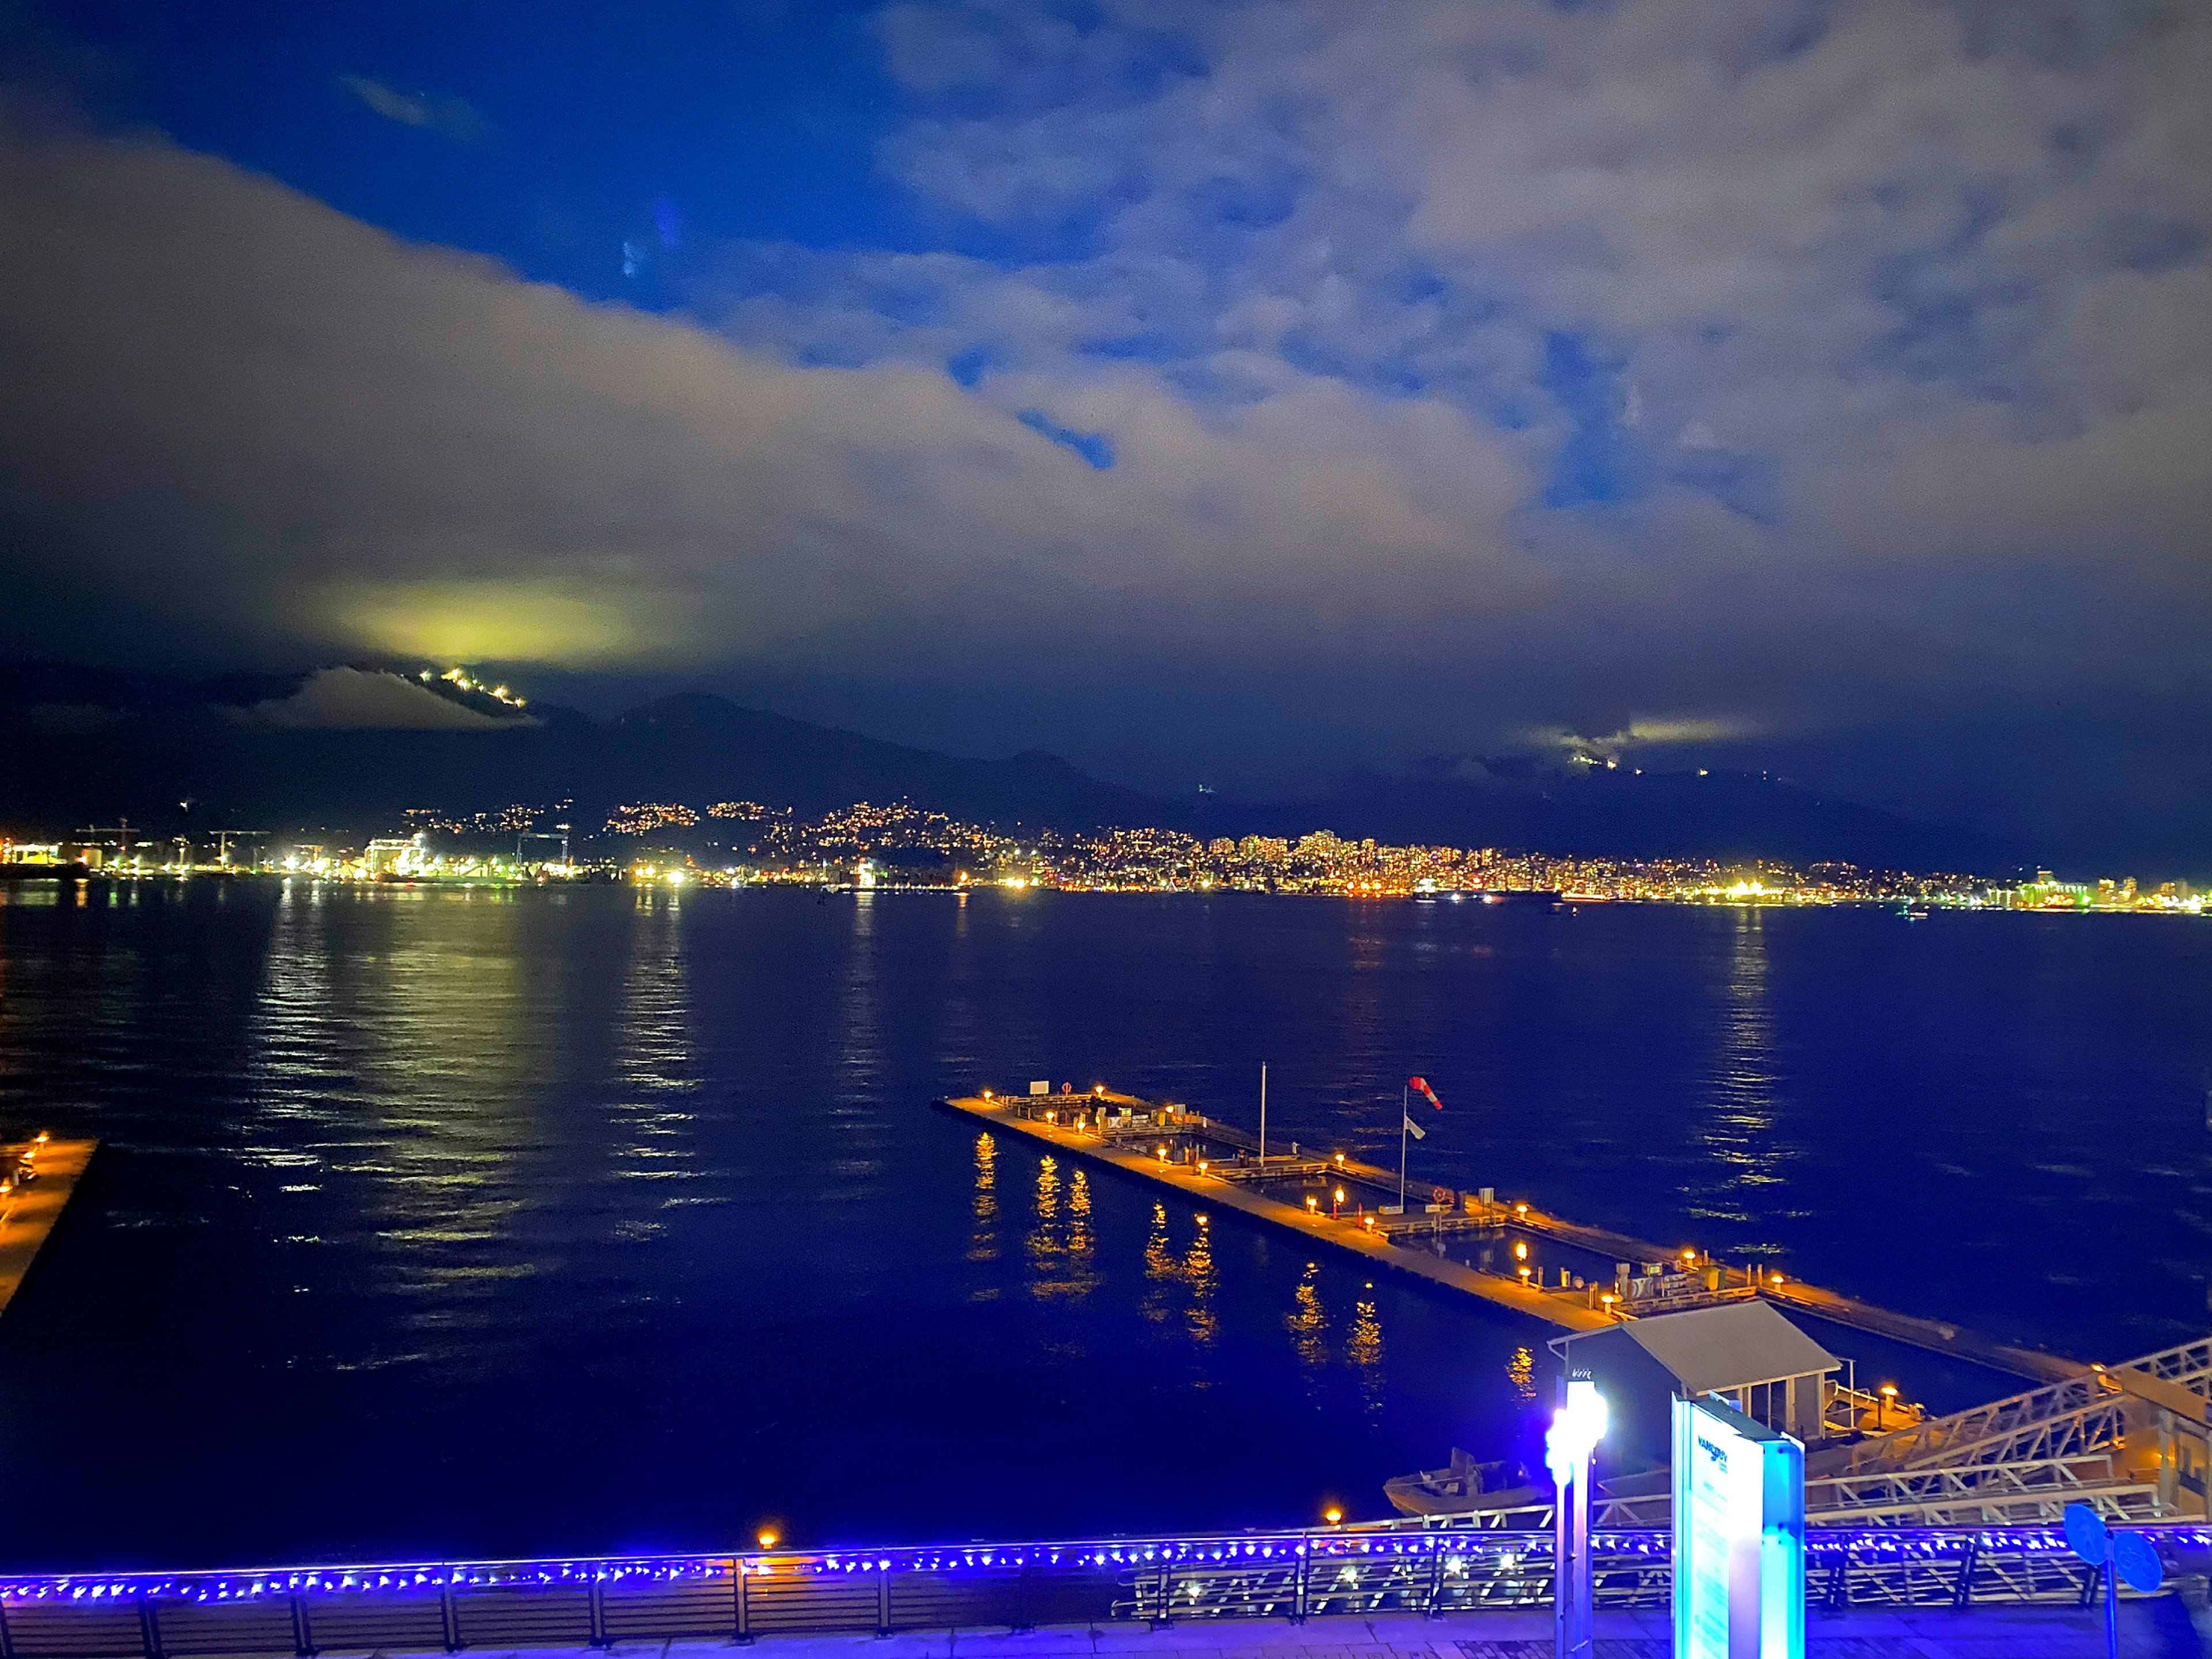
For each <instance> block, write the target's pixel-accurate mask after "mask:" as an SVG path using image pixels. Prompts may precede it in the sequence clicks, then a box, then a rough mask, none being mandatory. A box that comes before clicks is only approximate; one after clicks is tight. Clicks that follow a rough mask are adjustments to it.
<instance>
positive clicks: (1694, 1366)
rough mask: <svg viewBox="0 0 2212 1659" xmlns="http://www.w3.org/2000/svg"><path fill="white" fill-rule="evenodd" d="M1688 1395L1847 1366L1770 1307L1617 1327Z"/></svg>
mask: <svg viewBox="0 0 2212 1659" xmlns="http://www.w3.org/2000/svg"><path fill="white" fill-rule="evenodd" d="M1615 1329H1617V1330H1620V1331H1621V1332H1622V1333H1624V1334H1626V1336H1627V1337H1628V1339H1629V1340H1631V1341H1632V1342H1633V1343H1635V1344H1636V1346H1638V1347H1639V1348H1642V1349H1643V1350H1644V1352H1646V1353H1648V1354H1650V1356H1651V1357H1652V1358H1654V1359H1656V1360H1657V1361H1658V1362H1659V1363H1660V1364H1662V1365H1663V1366H1665V1367H1666V1368H1667V1370H1668V1372H1669V1373H1671V1374H1672V1375H1673V1376H1674V1380H1675V1381H1676V1382H1677V1383H1680V1384H1681V1386H1682V1390H1683V1392H1684V1393H1686V1394H1693V1395H1695V1394H1723V1393H1726V1392H1728V1391H1729V1389H1747V1388H1753V1387H1755V1386H1757V1385H1758V1384H1759V1383H1779V1382H1781V1381H1782V1380H1783V1378H1784V1377H1788V1376H1808V1375H1825V1374H1826V1373H1827V1372H1829V1371H1832V1370H1838V1368H1839V1367H1841V1365H1842V1364H1843V1361H1842V1360H1840V1359H1838V1358H1836V1357H1835V1355H1833V1354H1832V1353H1830V1352H1828V1351H1827V1350H1826V1348H1824V1347H1822V1346H1820V1344H1819V1343H1817V1342H1815V1341H1814V1340H1813V1339H1812V1338H1811V1337H1809V1336H1808V1335H1806V1334H1805V1333H1804V1332H1802V1331H1801V1330H1799V1329H1798V1328H1796V1326H1795V1325H1793V1324H1791V1323H1790V1322H1789V1321H1788V1320H1786V1319H1784V1317H1783V1316H1781V1315H1780V1314H1778V1313H1777V1312H1776V1311H1775V1310H1774V1308H1773V1306H1772V1305H1771V1304H1769V1303H1766V1302H1763V1301H1758V1300H1752V1301H1745V1302H1732V1303H1729V1304H1728V1305H1727V1306H1725V1307H1720V1308H1698V1309H1694V1310H1692V1311H1691V1312H1688V1313H1675V1314H1658V1315H1656V1316H1653V1317H1651V1318H1650V1319H1632V1320H1629V1321H1628V1322H1626V1323H1625V1324H1622V1325H1620V1326H1616V1327H1615Z"/></svg>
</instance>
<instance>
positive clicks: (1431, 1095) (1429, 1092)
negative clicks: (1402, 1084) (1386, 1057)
mask: <svg viewBox="0 0 2212 1659" xmlns="http://www.w3.org/2000/svg"><path fill="white" fill-rule="evenodd" d="M1406 1086H1407V1088H1408V1089H1411V1090H1413V1091H1414V1093H1416V1094H1421V1095H1426V1096H1427V1097H1428V1099H1429V1104H1430V1105H1431V1106H1433V1107H1435V1108H1436V1109H1437V1110H1438V1111H1440V1112H1441V1111H1442V1110H1443V1109H1444V1103H1443V1102H1442V1101H1441V1100H1438V1099H1437V1091H1435V1090H1434V1089H1431V1087H1429V1080H1428V1079H1426V1078H1425V1077H1409V1078H1407V1079H1406Z"/></svg>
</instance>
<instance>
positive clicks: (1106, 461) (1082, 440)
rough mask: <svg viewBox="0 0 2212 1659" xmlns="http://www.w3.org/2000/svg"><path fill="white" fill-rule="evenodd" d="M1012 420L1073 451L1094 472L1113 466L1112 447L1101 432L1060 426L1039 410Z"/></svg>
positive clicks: (1022, 413)
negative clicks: (1079, 430) (1081, 430)
mask: <svg viewBox="0 0 2212 1659" xmlns="http://www.w3.org/2000/svg"><path fill="white" fill-rule="evenodd" d="M1014 418H1015V419H1016V420H1018V421H1019V422H1021V423H1022V424H1023V425H1024V426H1025V427H1027V428H1029V429H1030V431H1032V432H1034V433H1036V435H1038V436H1040V437H1043V438H1049V439H1050V440H1051V441H1053V442H1054V443H1056V444H1058V445H1059V446H1060V447H1061V448H1062V449H1068V450H1073V451H1074V452H1075V453H1077V454H1078V455H1080V456H1081V457H1083V459H1085V461H1086V462H1088V463H1089V464H1090V465H1091V468H1092V470H1094V471H1099V472H1103V471H1106V470H1107V469H1108V468H1109V467H1111V466H1112V465H1114V446H1113V444H1112V442H1111V441H1109V439H1108V438H1107V436H1106V435H1105V434H1104V433H1103V432H1078V431H1077V430H1076V429H1075V428H1073V427H1066V426H1062V425H1060V423H1059V422H1057V421H1054V419H1053V418H1052V416H1049V415H1048V414H1046V413H1045V412H1044V410H1041V409H1024V410H1022V411H1021V412H1020V413H1019V414H1018V415H1017V416H1015V417H1014Z"/></svg>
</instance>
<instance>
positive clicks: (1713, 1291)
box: [939, 1090, 2090, 1383]
mask: <svg viewBox="0 0 2212 1659" xmlns="http://www.w3.org/2000/svg"><path fill="white" fill-rule="evenodd" d="M939 1105H941V1106H943V1107H945V1109H948V1110H950V1111H953V1112H957V1113H959V1114H960V1115H963V1116H964V1117H968V1118H970V1119H973V1120H975V1121H977V1122H980V1123H982V1124H984V1125H986V1126H987V1127H990V1128H992V1129H994V1130H996V1131H1003V1132H1004V1133H1009V1134H1015V1135H1019V1136H1021V1137H1023V1138H1024V1139H1028V1140H1031V1141H1036V1142H1039V1143H1041V1144H1042V1145H1044V1146H1050V1147H1052V1148H1053V1149H1054V1151H1056V1152H1064V1153H1066V1154H1067V1155H1068V1156H1069V1157H1072V1158H1085V1159H1087V1160H1089V1161H1090V1162H1091V1163H1095V1164H1105V1165H1107V1166H1108V1167H1109V1168H1112V1169H1115V1170H1120V1171H1121V1173H1123V1174H1124V1175H1127V1176H1130V1177H1132V1178H1133V1179H1135V1180H1138V1181H1142V1182H1150V1183H1151V1184H1152V1185H1153V1186H1156V1187H1164V1188H1168V1189H1169V1190H1170V1191H1171V1192H1173V1193H1175V1194H1176V1195H1177V1196H1179V1197H1181V1198H1183V1199H1185V1200H1188V1201H1189V1202H1190V1203H1192V1204H1193V1205H1195V1206H1198V1207H1199V1208H1200V1209H1222V1210H1234V1211H1236V1212H1237V1213H1238V1214H1240V1215H1246V1216H1249V1217H1251V1218H1254V1219H1255V1220H1258V1221H1263V1222H1266V1223H1268V1224H1269V1225H1273V1226H1277V1227H1280V1228H1282V1229H1284V1230H1285V1231H1288V1232H1291V1233H1292V1234H1294V1235H1296V1236H1297V1237H1299V1238H1301V1239H1304V1240H1305V1241H1307V1242H1308V1243H1312V1244H1315V1245H1318V1246H1323V1247H1326V1248H1328V1249H1334V1250H1340V1251H1344V1252H1346V1253H1348V1254H1350V1255H1355V1256H1357V1257H1358V1258H1359V1259H1360V1260H1361V1261H1364V1262H1366V1263H1367V1264H1368V1265H1370V1267H1380V1268H1383V1269H1385V1270H1386V1271H1388V1272H1390V1273H1402V1274H1406V1275H1408V1276H1410V1277H1412V1278H1415V1279H1425V1280H1426V1281H1428V1282H1429V1283H1430V1284H1432V1285H1439V1286H1441V1287H1443V1288H1444V1289H1447V1290H1452V1291H1461V1292H1462V1293H1464V1294H1467V1295H1469V1296H1474V1297H1480V1298H1481V1299H1482V1300H1483V1301H1485V1302H1488V1303H1492V1304H1496V1305H1497V1306H1498V1307H1502V1308H1510V1309H1511V1310H1513V1311H1514V1312H1516V1313H1521V1314H1526V1315H1528V1316H1529V1317H1530V1318H1533V1319H1538V1320H1541V1321H1543V1322H1545V1323H1547V1324H1550V1325H1556V1326H1559V1327H1560V1328H1564V1329H1566V1330H1570V1331H1591V1330H1601V1329H1603V1328H1605V1327H1607V1326H1608V1325H1612V1324H1614V1323H1617V1322H1619V1321H1620V1319H1621V1318H1622V1317H1624V1316H1637V1315H1640V1314H1658V1313H1668V1312H1674V1311H1675V1310H1679V1309H1683V1308H1687V1307H1692V1306H1710V1305H1712V1304H1714V1303H1716V1302H1719V1301H1726V1300H1733V1299H1739V1298H1744V1297H1753V1296H1760V1297H1766V1298H1767V1299H1768V1300H1770V1301H1771V1302H1773V1303H1775V1304H1777V1305H1778V1306H1779V1307H1782V1308H1784V1309H1786V1310H1791V1311H1794V1312H1796V1313H1801V1314H1806V1315H1809V1316H1813V1317H1814V1318H1819V1319H1825V1320H1827V1321H1830V1322H1832V1323H1835V1324H1838V1325H1844V1326H1848V1327H1850V1328H1852V1329H1855V1330H1860V1331H1865V1332H1867V1333H1869V1334H1872V1335H1875V1336H1880V1337H1883V1338H1885V1339H1887V1340H1890V1341H1893V1342H1900V1343H1904V1344H1906V1345H1908V1346H1913V1347H1917V1348H1923V1349H1926V1350H1929V1351H1930V1352H1936V1353H1942V1354H1948V1355H1950V1356H1952V1357H1954V1358H1959V1359H1966V1360H1970V1361H1972V1362H1973V1363H1974V1364H1979V1365H1984V1366H1987V1367H1989V1368H1990V1369H1991V1370H1999V1371H2004V1372H2008V1373H2009V1374H2011V1375H2013V1376H2024V1377H2027V1378H2030V1379H2032V1380H2033V1381H2035V1382H2039V1383H2059V1382H2065V1381H2068V1380H2069V1379H2072V1378H2075V1377H2078V1376H2087V1374H2088V1372H2089V1370H2090V1367H2089V1366H2087V1365H2086V1364H2081V1362H2079V1361H2077V1360H2073V1359H2069V1358H2063V1356H2060V1355H2057V1354H2051V1353H2044V1352H2039V1351H2036V1350H2033V1349H2028V1348H2017V1347H2012V1346H2008V1345H2006V1344H2004V1343H2001V1342H1996V1341H1994V1340H1990V1338H1988V1337H1985V1336H1982V1335H1979V1334H1977V1333H1975V1332H1972V1331H1969V1330H1966V1329H1964V1328H1960V1327H1959V1326H1957V1325H1953V1324H1948V1323H1946V1322H1942V1321H1940V1320H1932V1319H1923V1318H1920V1317H1917V1316H1914V1315H1911V1314H1901V1313H1896V1312H1893V1311H1892V1310H1888V1309H1886V1308H1878V1307H1875V1306H1874V1305H1873V1304H1869V1303H1864V1302H1860V1301H1857V1300H1856V1299H1855V1298H1853V1297H1847V1296H1843V1295H1840V1294H1838V1292H1836V1291H1828V1290H1823V1289H1821V1288H1820V1287H1819V1286H1817V1285H1807V1284H1804V1283H1803V1282H1802V1281H1799V1280H1796V1279H1784V1278H1780V1277H1778V1276H1776V1275H1772V1274H1770V1273H1764V1272H1761V1271H1759V1270H1758V1269H1755V1268H1751V1267H1723V1266H1720V1265H1719V1264H1716V1263H1712V1262H1711V1261H1710V1260H1709V1259H1708V1260H1703V1261H1700V1262H1699V1267H1698V1268H1697V1270H1696V1273H1689V1274H1675V1275H1671V1276H1670V1277H1671V1278H1674V1279H1681V1280H1682V1281H1683V1282H1685V1283H1689V1282H1691V1281H1692V1280H1693V1279H1694V1280H1696V1282H1698V1283H1699V1284H1700V1285H1707V1286H1708V1287H1709V1288H1707V1289H1705V1290H1704V1291H1700V1292H1695V1293H1692V1294H1691V1295H1689V1296H1686V1297H1653V1298H1650V1299H1649V1300H1640V1301H1636V1302H1633V1303H1632V1302H1630V1301H1628V1300H1627V1299H1626V1298H1622V1297H1616V1296H1609V1295H1606V1294H1603V1292H1604V1291H1606V1290H1607V1289H1609V1288H1611V1287H1610V1286H1607V1285H1600V1284H1598V1283H1596V1282H1595V1281H1592V1282H1589V1283H1588V1284H1586V1285H1583V1286H1579V1287H1575V1288H1571V1289H1568V1288H1549V1287H1546V1286H1543V1285H1531V1284H1528V1283H1525V1282H1523V1281H1522V1279H1519V1278H1517V1277H1508V1276H1506V1275H1505V1274H1503V1273H1486V1272H1484V1271H1483V1270H1481V1269H1480V1268H1477V1267H1468V1266H1467V1265H1466V1264H1464V1263H1462V1262H1458V1261H1449V1260H1448V1259H1446V1258H1445V1257H1444V1256H1443V1255H1442V1254H1441V1253H1440V1251H1438V1250H1437V1249H1426V1250H1425V1249H1419V1248H1407V1246H1408V1245H1418V1244H1419V1243H1429V1244H1431V1245H1435V1244H1437V1243H1441V1241H1442V1240H1443V1238H1444V1237H1447V1236H1448V1235H1450V1234H1455V1233H1459V1232H1464V1231H1484V1232H1488V1233H1491V1234H1493V1235H1497V1236H1503V1235H1504V1234H1505V1233H1509V1232H1512V1233H1521V1234H1524V1235H1527V1236H1528V1237H1532V1238H1546V1239H1551V1240H1553V1241H1555V1242H1557V1243H1560V1244H1562V1245H1565V1246H1568V1247H1570V1248H1572V1249H1579V1250H1583V1251H1586V1252H1588V1253H1589V1254H1590V1255H1594V1256H1596V1257H1601V1258H1603V1259H1606V1260H1607V1261H1626V1262H1629V1263H1632V1264H1650V1263H1673V1262H1675V1261H1678V1260H1679V1258H1680V1254H1681V1253H1680V1251H1679V1250H1678V1249H1674V1248H1673V1247H1670V1246H1667V1245H1662V1244H1655V1243H1652V1242H1651V1241H1650V1240H1649V1239H1640V1238H1635V1237H1631V1236H1630V1235H1628V1234H1626V1233H1618V1232H1613V1231H1607V1229H1604V1228H1601V1227H1589V1226H1584V1225H1580V1224H1578V1223H1576V1222H1571V1221H1568V1220H1565V1219H1564V1218H1561V1217H1559V1216H1556V1215H1553V1214H1551V1213H1549V1212H1546V1211H1542V1210H1540V1209H1538V1208H1536V1207H1535V1206H1534V1205H1531V1204H1525V1203H1518V1202H1511V1203H1507V1202H1498V1201H1496V1200H1492V1201H1489V1202H1479V1201H1478V1200H1473V1199H1462V1196H1461V1195H1460V1194H1452V1197H1453V1199H1454V1200H1455V1201H1454V1202H1453V1203H1452V1204H1450V1205H1449V1206H1437V1205H1433V1204H1429V1205H1424V1206H1423V1208H1424V1213H1421V1214H1413V1213H1404V1214H1401V1213H1396V1212H1385V1211H1378V1210H1376V1209H1375V1208H1373V1207H1370V1206H1359V1212H1358V1213H1357V1214H1346V1215H1341V1216H1332V1215H1331V1214H1330V1213H1329V1212H1328V1211H1327V1210H1324V1209H1318V1208H1315V1207H1310V1206H1306V1205H1304V1204H1301V1203H1286V1202H1285V1201H1284V1200H1281V1199H1279V1198H1276V1197H1273V1196H1271V1195H1270V1194H1267V1192H1265V1191H1262V1190H1261V1184H1262V1183H1267V1184H1273V1183H1276V1182H1305V1183H1311V1182H1316V1181H1318V1182H1322V1184H1323V1185H1324V1186H1325V1187H1327V1186H1328V1185H1331V1184H1334V1185H1340V1186H1343V1187H1344V1188H1346V1189H1347V1192H1348V1191H1349V1190H1350V1189H1351V1188H1353V1187H1355V1186H1356V1187H1357V1188H1359V1189H1361V1190H1362V1191H1363V1193H1377V1192H1379V1193H1381V1194H1384V1195H1385V1196H1388V1197H1393V1198H1395V1196H1396V1194H1397V1188H1398V1176H1397V1173H1396V1171H1395V1170H1383V1169H1378V1168H1376V1166H1374V1165H1372V1164H1364V1163H1361V1162H1359V1161H1358V1160H1357V1159H1353V1158H1347V1157H1346V1156H1345V1155H1343V1154H1341V1153H1329V1154H1327V1155H1325V1156H1324V1155H1320V1154H1316V1153H1315V1152H1310V1151H1306V1150H1302V1149H1301V1150H1294V1151H1293V1152H1291V1154H1290V1155H1288V1156H1285V1155H1284V1154H1283V1153H1282V1152H1280V1151H1274V1152H1270V1153H1269V1155H1268V1156H1267V1158H1266V1160H1265V1162H1264V1163H1261V1161H1259V1160H1258V1159H1256V1158H1255V1157H1254V1156H1253V1154H1254V1153H1255V1152H1256V1151H1257V1144H1258V1143H1257V1138H1256V1137H1255V1136H1254V1135H1253V1134H1252V1133H1250V1132H1249V1130H1245V1129H1243V1128H1240V1127H1237V1126H1235V1125H1231V1124H1225V1123H1219V1122H1217V1121H1213V1120H1212V1119H1210V1118H1207V1117H1205V1116H1203V1115H1199V1114H1197V1113H1195V1112H1193V1111H1191V1110H1190V1109H1188V1108H1182V1107H1171V1106H1167V1105H1164V1104H1161V1103H1157V1102H1153V1101H1147V1100H1141V1099H1139V1098H1138V1097H1135V1096H1133V1095H1125V1094H1117V1093H1115V1092H1113V1091H1105V1090H1093V1091H1089V1092H1087V1093H1085V1094H1061V1095H1036V1096H1029V1095H1016V1096H1000V1095H996V1094H990V1093H986V1094H981V1095H966V1096H960V1097H953V1098H948V1099H945V1100H942V1101H940V1102H939ZM1102 1109H1103V1111H1104V1112H1106V1113H1108V1114H1110V1115H1113V1116H1114V1117H1115V1118H1116V1119H1118V1118H1120V1116H1121V1114H1123V1113H1127V1115H1128V1119H1127V1122H1126V1123H1121V1122H1116V1123H1115V1124H1114V1125H1112V1126H1111V1127H1104V1128H1101V1127H1098V1125H1099V1120H1100V1116H1101V1112H1102ZM1064 1119H1074V1120H1079V1121H1063V1120H1064ZM1275 1146H1277V1147H1282V1146H1291V1147H1293V1148H1294V1149H1296V1148H1298V1147H1299V1143H1297V1142H1292V1141H1289V1140H1287V1139H1279V1140H1278V1141H1276V1142H1275ZM1208 1153H1211V1154H1212V1155H1211V1156H1208V1155H1207V1154H1208ZM1436 1190H1437V1191H1442V1190H1443V1189H1441V1188H1439V1189H1436ZM1416 1194H1418V1200H1426V1199H1429V1198H1430V1197H1431V1189H1430V1188H1428V1187H1427V1186H1426V1185H1425V1183H1424V1184H1422V1185H1421V1186H1419V1187H1417V1188H1413V1190H1412V1192H1410V1193H1409V1194H1408V1203H1407V1209H1408V1210H1409V1211H1410V1210H1411V1209H1412V1207H1413V1203H1414V1202H1416V1201H1418V1200H1417V1198H1416ZM1395 1240H1404V1241H1405V1243H1397V1242H1394V1241H1395ZM1700 1275H1703V1276H1705V1277H1700ZM1715 1277H1717V1279H1718V1280H1719V1283H1718V1284H1717V1285H1711V1279H1712V1278H1715Z"/></svg>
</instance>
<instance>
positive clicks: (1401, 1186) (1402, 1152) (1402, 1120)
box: [1398, 1083, 1413, 1215]
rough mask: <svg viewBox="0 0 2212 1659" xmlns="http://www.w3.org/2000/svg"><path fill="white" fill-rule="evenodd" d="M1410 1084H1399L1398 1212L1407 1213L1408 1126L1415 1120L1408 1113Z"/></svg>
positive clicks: (1410, 1100)
mask: <svg viewBox="0 0 2212 1659" xmlns="http://www.w3.org/2000/svg"><path fill="white" fill-rule="evenodd" d="M1411 1086H1412V1085H1408V1084H1403V1083H1401V1084H1400V1085H1398V1213H1399V1214H1400V1215H1403V1214H1405V1213H1406V1126H1407V1124H1408V1123H1410V1122H1412V1121H1413V1120H1412V1119H1411V1118H1409V1117H1407V1115H1406V1114H1407V1110H1408V1109H1409V1107H1410V1105H1411V1103H1412V1100H1413V1097H1412V1096H1411V1095H1410V1094H1408V1093H1407V1090H1408V1089H1409V1088H1410V1087H1411Z"/></svg>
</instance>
